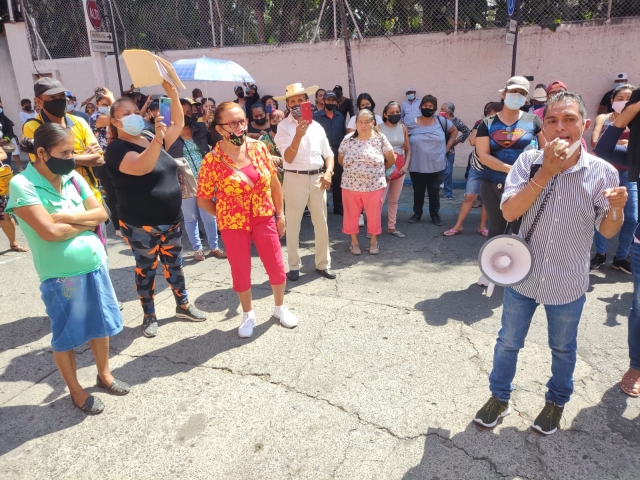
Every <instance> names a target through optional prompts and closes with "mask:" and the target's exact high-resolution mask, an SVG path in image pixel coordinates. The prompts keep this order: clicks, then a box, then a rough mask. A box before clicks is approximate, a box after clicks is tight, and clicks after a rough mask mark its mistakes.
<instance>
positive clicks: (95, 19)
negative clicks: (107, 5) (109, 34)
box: [87, 0, 102, 30]
mask: <svg viewBox="0 0 640 480" xmlns="http://www.w3.org/2000/svg"><path fill="white" fill-rule="evenodd" d="M87 15H89V22H91V25H92V26H93V28H95V29H96V30H100V27H101V26H102V19H101V18H100V10H99V9H98V4H97V3H96V0H87Z"/></svg>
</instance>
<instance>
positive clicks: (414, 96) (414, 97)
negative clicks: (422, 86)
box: [407, 93, 416, 102]
mask: <svg viewBox="0 0 640 480" xmlns="http://www.w3.org/2000/svg"><path fill="white" fill-rule="evenodd" d="M415 99H416V94H415V93H410V94H408V95H407V100H409V101H410V102H412V101H413V100H415Z"/></svg>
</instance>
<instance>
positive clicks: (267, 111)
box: [265, 104, 273, 115]
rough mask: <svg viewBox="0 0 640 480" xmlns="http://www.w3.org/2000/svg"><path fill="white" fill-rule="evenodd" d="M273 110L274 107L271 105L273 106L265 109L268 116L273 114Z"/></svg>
mask: <svg viewBox="0 0 640 480" xmlns="http://www.w3.org/2000/svg"><path fill="white" fill-rule="evenodd" d="M272 109H273V105H271V104H269V105H267V107H266V108H265V111H266V113H267V115H269V114H270V113H271V110H272Z"/></svg>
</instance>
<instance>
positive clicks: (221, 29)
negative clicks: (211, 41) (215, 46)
mask: <svg viewBox="0 0 640 480" xmlns="http://www.w3.org/2000/svg"><path fill="white" fill-rule="evenodd" d="M216 10H217V11H218V18H220V47H224V26H223V24H222V14H221V13H220V5H218V0H216Z"/></svg>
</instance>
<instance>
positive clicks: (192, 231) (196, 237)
mask: <svg viewBox="0 0 640 480" xmlns="http://www.w3.org/2000/svg"><path fill="white" fill-rule="evenodd" d="M198 212H200V218H201V219H202V223H203V224H204V231H205V233H206V234H207V240H208V241H209V247H210V248H211V250H215V249H216V248H218V221H217V220H216V217H214V216H213V215H210V214H209V213H207V212H205V211H204V210H202V209H201V208H198V205H197V204H196V197H191V198H183V199H182V215H184V229H185V231H186V232H187V236H188V237H189V241H190V242H191V247H192V248H193V250H194V251H195V252H197V251H198V250H200V249H201V248H202V242H201V241H200V232H199V231H198Z"/></svg>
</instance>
